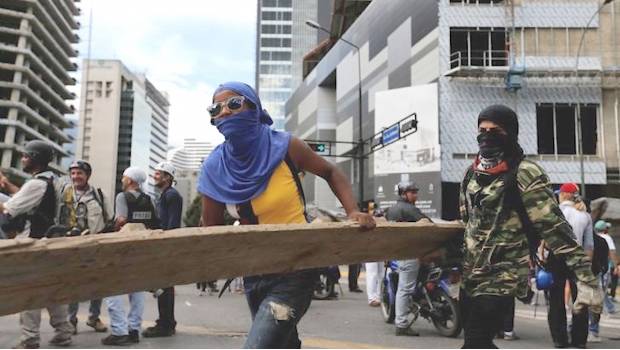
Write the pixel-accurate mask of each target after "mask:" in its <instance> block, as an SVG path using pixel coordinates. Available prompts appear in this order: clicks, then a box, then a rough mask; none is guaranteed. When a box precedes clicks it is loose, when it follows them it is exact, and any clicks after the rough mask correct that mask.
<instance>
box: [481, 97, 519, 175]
mask: <svg viewBox="0 0 620 350" xmlns="http://www.w3.org/2000/svg"><path fill="white" fill-rule="evenodd" d="M485 120H488V121H491V122H494V123H495V124H497V125H498V126H499V127H501V128H502V129H503V130H504V131H505V132H506V135H504V134H502V133H499V132H497V131H489V132H487V131H483V132H481V133H479V134H478V138H477V140H478V146H479V148H480V158H481V160H482V161H484V160H495V161H497V160H498V159H504V158H514V157H521V156H522V155H523V150H522V149H521V147H520V146H519V142H518V136H519V120H518V118H517V114H516V113H515V112H514V111H513V110H512V109H510V108H508V107H506V106H504V105H492V106H489V107H487V108H485V109H483V110H482V112H480V114H479V115H478V126H479V125H480V123H481V122H482V121H485ZM493 163H495V162H493Z"/></svg>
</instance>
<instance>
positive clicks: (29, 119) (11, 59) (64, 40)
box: [0, 0, 80, 177]
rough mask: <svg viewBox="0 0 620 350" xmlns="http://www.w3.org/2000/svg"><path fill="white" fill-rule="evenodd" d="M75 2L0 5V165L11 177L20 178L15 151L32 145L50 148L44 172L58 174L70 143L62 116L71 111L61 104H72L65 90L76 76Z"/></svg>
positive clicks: (48, 1)
mask: <svg viewBox="0 0 620 350" xmlns="http://www.w3.org/2000/svg"><path fill="white" fill-rule="evenodd" d="M76 2H77V1H73V0H54V1H52V0H40V1H21V0H20V1H18V0H15V1H6V0H4V1H0V139H1V140H2V141H1V142H0V151H1V153H0V157H1V160H0V165H1V167H2V169H3V171H5V172H7V173H10V174H12V175H14V176H19V177H25V176H26V174H24V173H23V172H22V171H21V165H20V151H21V150H22V146H23V144H24V143H25V142H27V141H30V140H35V139H38V140H43V141H47V142H49V143H50V144H52V145H53V147H54V148H55V150H56V158H55V159H54V160H53V161H52V163H51V164H50V166H51V167H52V168H55V169H56V170H59V171H61V172H62V171H64V169H63V168H62V167H61V166H60V163H61V159H62V157H63V156H67V155H68V154H67V151H66V150H65V149H63V146H62V145H63V144H64V143H67V142H70V141H71V139H70V138H69V137H68V136H67V134H66V133H65V132H64V131H63V129H65V128H68V127H70V123H69V122H68V120H67V119H66V118H65V114H69V113H73V111H74V109H73V106H69V105H68V104H67V102H66V101H67V100H71V99H73V98H75V95H74V94H73V93H71V92H70V91H69V90H68V89H67V86H69V85H75V83H76V81H75V79H73V78H72V77H71V76H70V75H69V72H73V71H76V70H77V64H76V63H75V62H73V60H72V58H74V57H76V56H77V55H78V52H77V51H76V49H75V48H74V45H75V44H76V43H77V42H78V41H79V37H78V35H77V34H76V31H77V30H78V28H79V27H80V24H79V22H77V21H76V17H77V16H78V15H79V12H80V11H79V9H78V8H77V7H76V6H75V3H76Z"/></svg>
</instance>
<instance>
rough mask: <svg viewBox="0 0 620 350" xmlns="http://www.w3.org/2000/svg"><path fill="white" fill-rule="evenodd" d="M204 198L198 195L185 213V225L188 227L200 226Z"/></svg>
mask: <svg viewBox="0 0 620 350" xmlns="http://www.w3.org/2000/svg"><path fill="white" fill-rule="evenodd" d="M201 200H202V196H200V195H198V196H196V197H195V198H194V200H193V201H192V203H191V204H190V205H189V208H187V211H186V212H185V217H184V218H183V223H185V226H187V227H197V226H198V225H199V224H200V215H201V212H202V202H201Z"/></svg>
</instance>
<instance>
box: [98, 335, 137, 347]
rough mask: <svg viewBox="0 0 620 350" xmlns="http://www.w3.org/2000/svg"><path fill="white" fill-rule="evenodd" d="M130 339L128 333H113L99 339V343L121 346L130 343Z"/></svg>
mask: <svg viewBox="0 0 620 350" xmlns="http://www.w3.org/2000/svg"><path fill="white" fill-rule="evenodd" d="M131 343H132V341H131V340H129V336H128V335H114V334H110V335H108V336H107V337H105V338H103V339H101V344H103V345H115V346H123V345H128V344H131Z"/></svg>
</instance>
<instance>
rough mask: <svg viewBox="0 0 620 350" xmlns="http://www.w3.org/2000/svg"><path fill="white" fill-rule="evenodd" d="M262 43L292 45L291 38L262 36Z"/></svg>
mask: <svg viewBox="0 0 620 350" xmlns="http://www.w3.org/2000/svg"><path fill="white" fill-rule="evenodd" d="M260 44H261V46H262V47H291V39H286V38H285V39H281V38H262V39H260Z"/></svg>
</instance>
